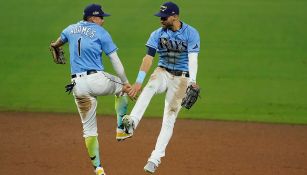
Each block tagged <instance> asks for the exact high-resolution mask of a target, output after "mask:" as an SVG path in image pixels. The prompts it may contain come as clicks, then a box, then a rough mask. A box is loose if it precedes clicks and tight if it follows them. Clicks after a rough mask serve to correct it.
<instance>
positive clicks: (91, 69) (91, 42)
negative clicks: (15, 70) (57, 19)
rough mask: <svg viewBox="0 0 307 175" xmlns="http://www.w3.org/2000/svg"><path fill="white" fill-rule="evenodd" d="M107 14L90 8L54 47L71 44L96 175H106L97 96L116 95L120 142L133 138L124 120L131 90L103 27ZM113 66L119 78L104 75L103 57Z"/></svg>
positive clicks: (75, 80) (79, 101)
mask: <svg viewBox="0 0 307 175" xmlns="http://www.w3.org/2000/svg"><path fill="white" fill-rule="evenodd" d="M106 16H110V15H109V14H107V13H104V11H103V10H102V8H101V6H100V5H98V4H90V5H88V6H87V7H86V8H85V9H84V14H83V20H82V21H80V22H78V23H76V24H72V25H70V26H68V27H67V28H65V29H64V30H63V32H62V33H61V35H60V37H59V38H58V39H57V40H56V42H53V43H51V47H54V48H57V47H60V46H62V45H64V44H65V43H67V42H68V43H69V51H70V65H71V78H72V79H71V80H72V84H71V87H72V92H73V95H74V98H75V103H76V105H77V108H78V111H79V114H80V117H81V121H82V125H83V137H84V139H85V145H86V148H87V151H88V154H89V157H90V159H91V162H92V165H93V166H94V168H95V173H96V175H105V172H104V170H103V168H102V166H101V162H100V157H99V143H98V139H97V137H98V133H97V121H96V107H97V96H105V95H111V94H114V95H116V97H115V98H116V99H115V109H116V113H117V121H118V123H117V134H116V139H117V140H124V139H126V138H128V137H131V134H127V133H125V132H124V131H123V125H122V117H123V116H124V114H126V112H127V104H128V100H127V96H121V94H122V92H128V89H129V88H130V87H131V86H130V84H129V83H128V79H127V77H126V74H125V71H124V68H123V65H122V63H121V61H120V59H119V57H118V55H117V52H116V51H117V49H118V48H117V47H116V45H115V44H114V43H113V41H112V38H111V36H110V34H109V33H108V31H107V30H106V29H104V28H103V27H102V24H103V23H104V17H106ZM103 52H104V53H105V54H106V55H107V56H108V57H109V58H110V61H111V63H112V65H113V68H114V70H115V71H116V73H117V75H118V77H116V76H113V75H110V74H108V73H107V72H105V71H104V69H105V68H104V66H103V61H102V53H103Z"/></svg>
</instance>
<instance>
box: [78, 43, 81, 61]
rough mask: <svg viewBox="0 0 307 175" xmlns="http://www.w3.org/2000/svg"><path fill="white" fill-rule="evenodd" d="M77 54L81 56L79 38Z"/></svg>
mask: <svg viewBox="0 0 307 175" xmlns="http://www.w3.org/2000/svg"><path fill="white" fill-rule="evenodd" d="M78 55H79V57H80V56H81V38H79V39H78Z"/></svg>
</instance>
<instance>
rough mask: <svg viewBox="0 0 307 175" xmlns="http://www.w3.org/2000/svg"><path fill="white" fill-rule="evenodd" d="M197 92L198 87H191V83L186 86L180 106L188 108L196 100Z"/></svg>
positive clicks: (198, 90) (198, 91)
mask: <svg viewBox="0 0 307 175" xmlns="http://www.w3.org/2000/svg"><path fill="white" fill-rule="evenodd" d="M199 93H200V89H199V87H193V86H192V85H190V86H189V87H188V88H187V91H186V93H185V97H184V98H183V99H182V103H181V106H182V107H185V108H187V109H190V108H191V107H192V106H193V105H194V103H195V102H196V101H197V98H198V96H199Z"/></svg>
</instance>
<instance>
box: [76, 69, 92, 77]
mask: <svg viewBox="0 0 307 175" xmlns="http://www.w3.org/2000/svg"><path fill="white" fill-rule="evenodd" d="M95 73H97V70H88V71H86V75H91V74H95ZM76 77H77V74H73V75H71V78H76ZM80 77H81V75H80Z"/></svg>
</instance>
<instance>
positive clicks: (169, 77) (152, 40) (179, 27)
mask: <svg viewBox="0 0 307 175" xmlns="http://www.w3.org/2000/svg"><path fill="white" fill-rule="evenodd" d="M155 16H157V17H160V22H161V25H162V27H161V28H159V29H157V30H155V31H154V32H152V33H151V35H150V37H149V39H148V41H147V43H146V47H147V53H146V55H145V57H144V58H143V62H142V64H141V67H140V70H139V73H138V76H137V79H136V82H135V84H134V85H133V86H132V89H131V90H130V92H129V95H131V96H132V97H135V96H136V94H137V93H138V92H139V91H140V89H141V86H142V83H143V81H144V78H145V76H146V73H147V72H148V70H149V69H150V67H151V65H152V61H153V58H154V56H155V54H156V52H158V54H159V62H158V67H157V68H156V69H155V71H154V72H153V74H152V75H151V77H150V79H149V81H148V83H147V85H146V86H145V88H144V89H143V91H142V92H141V94H140V96H139V98H138V100H137V102H136V104H135V106H134V107H133V109H132V111H131V113H130V115H125V116H124V118H123V124H124V127H125V129H126V131H127V133H130V134H133V131H134V129H136V127H137V126H138V124H139V122H140V120H141V119H142V117H143V114H144V112H145V110H146V108H147V107H148V104H149V102H150V100H151V98H152V97H153V95H154V94H158V93H164V92H165V93H166V97H165V106H164V113H163V122H162V128H161V131H160V134H159V136H158V139H157V142H156V146H155V149H154V150H153V152H152V153H151V156H150V157H149V159H148V162H147V164H146V165H145V167H144V170H145V171H146V172H149V173H154V172H155V170H156V168H157V167H158V165H159V164H160V163H161V158H162V157H164V156H165V149H166V146H167V144H168V143H169V140H170V138H171V136H172V133H173V128H174V124H175V120H176V118H177V115H178V112H179V110H180V108H181V102H182V99H183V97H184V96H185V92H186V89H187V87H188V86H189V85H192V86H194V87H196V86H197V84H196V74H197V67H198V66H197V57H198V53H199V49H200V38H199V33H198V31H197V30H196V29H195V28H193V27H191V26H190V25H188V24H186V23H184V22H182V21H180V19H179V8H178V6H177V5H176V4H175V3H173V2H166V3H164V4H163V5H162V6H161V7H160V11H159V12H158V13H156V14H155Z"/></svg>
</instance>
